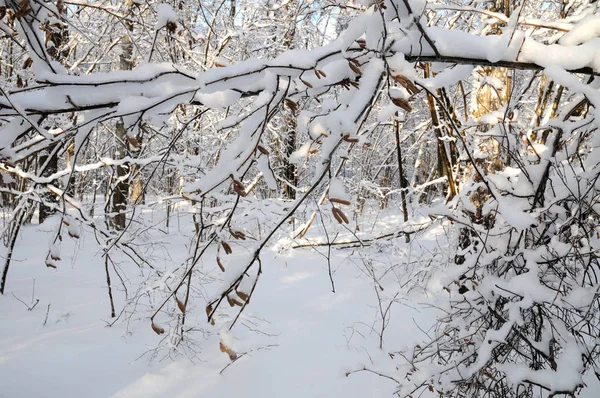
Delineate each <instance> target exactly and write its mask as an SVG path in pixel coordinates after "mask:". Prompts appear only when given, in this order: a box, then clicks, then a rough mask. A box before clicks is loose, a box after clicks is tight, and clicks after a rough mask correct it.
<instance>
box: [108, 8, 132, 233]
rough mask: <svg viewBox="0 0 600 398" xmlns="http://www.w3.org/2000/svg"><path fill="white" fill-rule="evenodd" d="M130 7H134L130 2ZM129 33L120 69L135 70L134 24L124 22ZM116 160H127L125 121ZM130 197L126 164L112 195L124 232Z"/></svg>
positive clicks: (123, 42)
mask: <svg viewBox="0 0 600 398" xmlns="http://www.w3.org/2000/svg"><path fill="white" fill-rule="evenodd" d="M126 5H127V6H128V7H131V6H132V5H131V4H130V3H129V2H128V3H127V4H126ZM123 23H125V26H126V27H127V30H128V32H129V33H125V35H123V37H122V38H121V55H120V57H119V59H120V67H121V69H122V70H131V69H133V43H132V41H131V36H130V34H131V32H133V24H132V23H131V22H127V21H124V22H123ZM115 146H116V153H115V158H116V159H117V160H120V159H123V158H125V156H126V155H127V129H126V128H125V125H124V124H123V120H122V119H121V120H119V121H117V124H116V127H115ZM128 197H129V164H128V163H124V164H121V165H118V166H117V180H116V183H115V188H114V190H113V194H112V212H113V213H115V215H114V216H113V218H112V225H113V227H114V228H115V229H117V230H123V229H125V226H126V220H127V219H126V217H125V210H126V209H127V199H128Z"/></svg>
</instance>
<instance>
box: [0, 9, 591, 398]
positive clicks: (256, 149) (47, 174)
mask: <svg viewBox="0 0 600 398" xmlns="http://www.w3.org/2000/svg"><path fill="white" fill-rule="evenodd" d="M0 30H1V31H2V40H0V52H1V54H2V56H1V58H0V76H1V78H0V130H1V133H0V193H1V205H2V209H3V210H2V212H3V213H2V214H3V224H2V228H3V229H2V238H3V247H4V248H3V251H2V258H1V264H0V277H1V284H0V293H3V294H4V295H5V296H6V295H7V293H8V292H9V291H10V289H11V284H12V283H13V280H12V279H11V274H12V273H13V269H14V267H18V265H17V264H15V261H14V258H13V257H14V256H13V253H14V252H15V250H17V248H18V246H19V245H20V244H22V239H21V236H22V234H23V233H24V232H23V230H24V229H26V228H28V227H29V226H35V225H43V224H44V223H47V222H48V221H47V220H59V221H58V222H56V223H54V224H52V228H51V232H49V233H50V234H51V237H50V238H49V239H50V241H49V243H48V244H46V242H41V243H39V244H38V245H40V246H39V247H40V249H39V250H40V253H43V259H42V260H41V263H40V265H39V267H47V268H48V272H52V271H53V270H54V269H57V268H60V267H65V266H67V265H66V264H65V262H64V261H61V258H62V257H63V256H62V254H61V247H62V246H63V245H64V244H65V242H66V241H69V240H78V239H81V238H82V236H84V235H85V236H89V237H90V239H92V240H95V241H96V242H97V243H98V245H99V247H101V248H102V250H101V253H100V254H98V256H100V257H101V258H102V264H103V266H104V268H105V269H104V271H103V272H104V273H105V277H106V278H103V280H102V281H98V283H103V284H104V285H105V286H106V291H107V293H106V296H107V297H109V298H110V299H109V302H110V305H109V307H110V314H111V319H112V322H124V321H125V319H128V322H131V319H137V318H138V317H141V318H143V319H141V320H140V322H144V323H146V324H147V327H148V328H150V327H151V328H152V329H153V330H154V332H155V333H156V334H157V336H156V338H157V339H162V340H161V341H163V342H165V343H164V344H163V345H162V349H163V350H167V351H169V350H172V349H173V347H178V346H180V345H187V346H193V345H195V344H196V343H195V342H194V338H193V337H192V336H189V331H190V330H192V329H194V328H196V327H202V328H206V329H210V328H221V327H224V328H225V329H227V330H234V329H235V327H236V326H237V321H238V320H239V319H240V317H241V316H243V314H244V312H245V311H248V308H249V307H252V305H253V304H252V303H251V302H252V298H253V295H254V294H255V292H256V291H257V290H260V289H262V288H263V286H261V275H262V274H263V273H264V272H267V268H268V267H267V265H265V264H263V261H262V259H263V258H264V253H265V252H266V251H267V250H271V249H272V248H273V247H275V246H277V247H278V248H279V250H292V251H294V253H295V254H296V255H302V254H300V253H302V252H309V251H311V250H320V252H321V253H325V254H324V255H323V259H322V260H323V261H324V262H325V263H328V262H329V268H328V273H329V278H330V279H331V287H332V290H333V291H334V292H335V290H336V288H335V278H334V275H333V274H332V268H331V253H332V251H336V253H347V255H348V256H356V253H357V252H358V253H360V257H361V259H362V261H363V262H364V263H365V264H366V263H369V264H375V263H376V264H378V265H377V267H375V266H371V268H368V269H369V270H370V271H369V278H370V279H372V283H374V284H375V286H376V288H375V290H376V291H377V290H378V289H379V288H380V289H379V292H380V293H381V294H383V293H382V292H383V291H384V288H383V285H385V283H389V282H387V280H386V279H385V278H387V275H388V271H389V270H390V269H392V268H391V267H405V268H404V271H403V272H404V273H405V274H406V275H408V276H409V277H410V278H409V279H410V281H409V282H407V283H406V284H404V285H402V286H400V284H399V283H396V285H397V286H394V287H392V288H391V289H392V290H389V291H394V292H396V293H395V295H394V296H393V298H392V299H389V305H390V306H391V305H392V304H393V303H394V302H395V301H394V300H396V299H397V298H398V297H403V296H404V295H406V294H409V292H413V291H427V292H428V293H427V294H430V295H435V296H437V297H438V299H437V301H436V305H435V306H436V308H437V309H438V310H439V311H440V314H441V315H439V316H438V317H437V322H436V325H435V327H434V328H433V329H432V330H430V331H429V332H428V334H427V337H426V338H424V339H423V341H422V342H421V343H419V344H418V345H416V346H412V347H410V348H408V349H406V350H404V351H397V352H393V353H391V352H390V356H391V358H393V359H394V363H395V365H394V366H393V367H390V368H389V369H387V368H386V369H382V368H381V367H379V366H377V364H374V365H373V366H372V367H371V368H369V369H367V368H368V367H366V368H365V369H364V370H369V371H371V372H372V373H376V374H377V375H379V376H384V378H388V379H392V380H393V381H394V382H395V383H396V385H397V390H396V394H397V395H398V396H401V397H419V396H421V394H431V396H439V397H446V396H447V397H558V396H571V397H575V396H577V394H579V393H580V392H581V391H583V390H584V389H585V387H586V386H587V384H586V382H584V381H583V380H584V377H587V376H588V375H591V376H592V377H593V378H595V377H596V376H599V375H600V373H599V372H600V358H599V354H600V345H599V344H598V342H599V340H598V339H599V338H600V317H599V314H600V312H599V310H600V308H599V305H600V301H599V299H600V295H599V289H600V282H599V281H598V272H600V269H599V265H600V264H599V262H598V258H599V254H600V253H599V250H600V224H599V220H600V192H599V190H600V181H599V180H598V178H599V177H600V155H599V154H600V138H599V137H600V135H599V131H598V126H599V123H600V122H599V119H597V117H598V118H600V111H599V110H598V109H599V106H600V3H599V2H597V1H596V0H489V1H478V0H428V1H425V0H374V1H373V0H360V1H356V2H355V1H347V2H346V1H341V0H325V1H319V0H297V1H289V0H283V1H271V0H268V1H255V2H246V1H243V0H239V1H236V0H210V1H202V2H201V1H172V0H164V1H154V0H124V1H113V0H99V1H87V0H73V1H60V0H59V1H45V0H3V1H0ZM594 154H596V155H594ZM597 155H598V156H597ZM184 204H185V205H186V206H189V209H191V210H190V211H187V212H186V213H185V214H183V215H182V213H181V212H180V211H179V212H178V209H179V208H181V206H182V205H184ZM174 212H177V214H178V217H185V218H186V219H188V220H189V222H190V223H191V225H193V229H191V231H192V232H190V234H189V235H188V236H187V238H188V250H189V252H188V253H187V254H186V259H185V260H184V261H182V262H181V263H177V264H171V268H170V269H169V271H168V272H166V271H164V270H162V269H160V267H159V266H158V265H157V264H156V261H155V259H154V257H153V255H152V253H151V251H149V249H148V247H147V246H145V245H144V244H143V242H142V241H141V240H140V237H142V236H144V234H146V233H149V231H150V232H151V231H152V230H159V229H161V228H164V229H165V230H166V231H168V230H169V227H170V225H169V223H173V220H172V218H171V217H170V214H173V213H174ZM147 213H160V214H166V217H165V221H164V222H163V223H161V224H160V225H157V224H155V225H152V226H150V227H149V226H148V224H147V223H145V222H143V219H144V217H145V215H146V214H147ZM386 218H387V219H389V220H390V223H389V225H388V228H371V227H369V225H375V222H376V221H380V220H385V219H386ZM392 220H393V221H392ZM44 225H45V224H44ZM48 225H50V224H48ZM171 227H172V225H171ZM433 235H435V236H437V238H436V239H437V245H436V246H435V247H429V248H428V249H427V250H424V249H423V248H422V247H421V246H419V242H420V241H421V240H422V239H424V238H423V237H425V236H433ZM168 240H169V237H168V233H166V235H165V237H164V241H165V242H168ZM407 248H409V249H410V250H422V253H421V252H419V253H420V254H419V255H418V256H416V258H417V260H416V261H414V262H413V261H412V260H411V264H410V265H409V264H408V263H407V262H406V261H405V259H406V255H405V254H403V253H406V250H408V249H407ZM167 250H170V249H168V246H167ZM382 251H384V252H385V255H386V257H385V258H386V260H385V261H380V260H379V259H380V258H381V254H380V253H381V252H382ZM234 255H239V257H236V260H235V261H231V260H228V259H229V258H233V257H231V256H234ZM378 256H379V257H378ZM117 259H118V260H117ZM44 264H45V265H44ZM206 264H211V267H218V268H219V269H220V272H221V271H222V280H221V284H220V287H219V290H218V292H216V293H215V294H214V295H212V296H206V295H204V294H202V293H200V292H201V291H202V289H203V288H202V285H203V283H205V282H204V281H205V271H204V270H205V268H206V267H207V265H206ZM394 269H396V268H394ZM386 270H388V271H386ZM135 273H141V274H143V275H144V277H145V278H146V279H145V282H144V284H143V285H136V284H135V283H130V282H128V281H129V277H128V275H131V274H135ZM440 275H441V276H440ZM379 278H381V281H380V280H379ZM384 280H386V282H385V283H384V282H383V281H384ZM433 280H435V281H436V283H435V284H433V283H432V281H433ZM119 281H120V282H119ZM159 282H160V283H159ZM152 283H155V284H156V283H159V284H160V288H156V289H147V288H146V287H145V286H149V285H151V284H152ZM434 285H435V289H434V288H433V287H432V286H434ZM386 287H387V285H386ZM265 288H268V287H266V286H265ZM56 294H60V293H59V292H56ZM271 294H272V295H276V292H273V293H271ZM378 294H379V293H378ZM386 294H388V291H386ZM117 296H118V297H122V299H121V298H119V300H118V302H117V303H115V299H114V297H117ZM378 298H379V299H380V304H381V303H382V302H383V301H385V300H383V299H381V297H379V296H378ZM142 300H147V301H148V303H149V304H148V306H147V307H146V306H142V305H141V304H140V303H141V302H142ZM1 304H2V302H0V308H1ZM142 307H143V308H142ZM107 308H108V306H107ZM382 308H383V307H382ZM388 308H389V307H388ZM0 311H1V309H0ZM190 313H191V314H190ZM198 314H200V315H201V317H202V319H203V321H202V322H203V324H202V325H201V326H198V325H197V324H190V322H193V321H191V320H190V319H196V315H198ZM222 314H228V317H227V318H226V319H227V321H226V322H225V321H222V320H223V319H225V318H223V316H224V315H222ZM381 314H382V325H383V328H382V330H381V332H380V339H381V343H380V348H383V347H384V343H383V341H384V338H383V334H384V330H385V325H386V322H388V321H389V322H394V318H393V316H392V317H390V318H389V320H387V319H388V318H386V316H387V315H386V314H387V311H384V310H383V309H382V310H381ZM192 316H193V318H191V317H192ZM396 321H401V320H396ZM211 325H213V326H211ZM167 336H168V338H167ZM393 339H394V336H393V335H386V338H385V340H386V341H389V340H393ZM226 340H227V339H222V340H221V344H220V346H221V347H220V348H221V350H222V351H223V352H225V353H226V354H227V355H229V357H230V358H231V360H232V361H235V360H236V359H237V357H238V354H239V353H236V352H235V350H234V349H232V347H231V346H230V344H229V343H228V342H227V341H226ZM184 351H185V350H184ZM594 374H595V376H594ZM374 377H377V376H376V375H375V376H374ZM599 377H600V376H599ZM0 395H1V394H0ZM423 396H425V395H423Z"/></svg>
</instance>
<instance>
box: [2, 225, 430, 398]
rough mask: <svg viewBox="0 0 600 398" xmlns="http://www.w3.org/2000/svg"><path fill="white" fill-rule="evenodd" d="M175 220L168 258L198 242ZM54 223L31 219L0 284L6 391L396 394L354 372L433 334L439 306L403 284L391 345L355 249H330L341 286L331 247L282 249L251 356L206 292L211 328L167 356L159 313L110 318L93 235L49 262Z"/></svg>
mask: <svg viewBox="0 0 600 398" xmlns="http://www.w3.org/2000/svg"><path fill="white" fill-rule="evenodd" d="M176 218H177V217H176V216H174V220H173V222H172V227H171V231H170V234H169V235H166V234H165V233H164V232H166V231H164V228H161V229H163V231H164V232H161V231H159V230H158V228H156V229H155V230H154V231H153V232H152V233H150V234H149V236H150V238H148V242H147V243H148V245H149V246H154V247H153V249H152V250H153V258H155V259H156V260H157V261H156V263H157V264H162V266H164V267H165V269H169V267H170V266H171V264H172V263H177V262H181V261H183V259H184V258H185V257H186V256H187V254H188V253H189V248H188V246H189V242H190V238H189V237H190V236H191V232H190V230H188V228H187V227H188V226H185V227H179V228H177V227H176V226H173V225H176ZM389 220H390V219H389V218H388V219H387V220H386V221H387V222H389ZM190 228H191V226H190ZM54 230H55V229H54V226H53V225H52V222H48V223H46V224H44V225H41V226H40V225H31V226H27V227H25V229H24V231H23V233H22V237H21V238H20V241H19V242H18V245H17V251H16V253H15V260H14V263H13V265H12V267H11V269H10V274H9V281H8V285H7V291H6V293H5V295H4V296H0V326H1V327H0V386H1V388H0V397H2V398H19V397H32V398H34V397H47V398H49V397H61V398H71V397H73V398H75V397H90V398H91V397H120V398H134V397H144V398H148V397H173V398H175V397H234V396H245V397H283V396H285V397H289V398H293V397H303V398H307V397H345V398H352V397H385V396H392V394H393V392H394V391H395V388H396V385H395V383H394V382H393V381H391V380H389V379H386V378H384V377H380V376H377V375H376V374H374V373H369V372H365V371H362V372H360V371H359V372H356V373H352V374H351V375H350V376H349V377H347V376H346V373H347V372H349V371H354V370H359V369H361V368H362V367H363V365H366V366H368V367H369V368H370V369H375V370H376V369H393V366H392V364H393V362H392V361H393V359H392V358H391V357H390V355H389V353H390V352H393V351H394V350H398V349H400V348H402V347H404V346H410V344H414V343H415V342H417V341H418V340H420V339H422V338H424V337H425V336H424V335H423V332H422V331H420V330H419V328H418V327H417V325H419V326H421V327H423V328H425V329H426V328H427V325H429V324H431V320H432V319H433V318H434V314H433V313H432V312H431V311H424V310H420V311H417V310H416V309H414V308H413V307H414V306H415V305H416V304H415V303H414V302H411V301H415V300H416V299H415V298H414V297H413V298H411V300H410V301H409V299H408V298H407V297H403V296H399V297H398V299H399V301H400V302H399V303H397V304H394V305H393V306H392V309H391V319H392V322H390V323H389V325H388V326H387V327H386V329H385V333H384V349H383V350H382V349H380V348H379V343H380V340H379V331H380V330H381V326H382V323H381V322H382V319H381V315H380V308H379V304H378V299H377V294H376V291H375V286H374V282H373V279H372V277H370V276H369V275H368V272H366V270H365V268H364V264H362V262H361V261H360V256H359V255H358V253H357V252H356V251H352V249H346V250H333V251H332V257H331V267H332V270H333V279H334V281H335V290H336V292H335V293H333V292H332V291H331V282H330V280H329V275H328V267H327V261H326V259H325V258H324V257H323V256H322V255H321V254H319V253H317V252H316V251H315V250H312V249H293V250H285V251H281V250H279V251H276V250H275V249H272V250H268V251H266V252H265V253H264V254H263V256H262V261H263V274H262V276H261V279H260V282H259V286H258V288H257V291H256V293H255V295H254V296H253V298H252V303H251V305H250V306H249V307H248V308H247V309H246V310H245V311H244V313H243V316H242V318H241V319H240V322H238V324H237V325H236V327H235V328H234V329H233V331H232V336H233V348H234V350H235V351H236V352H237V353H238V355H239V356H240V357H239V359H238V360H236V361H235V362H233V363H231V361H230V360H229V357H228V356H227V355H225V354H224V353H222V352H220V350H219V340H220V337H219V332H220V329H221V328H222V327H223V324H219V322H218V323H217V325H216V326H211V325H210V324H208V323H207V322H206V320H205V315H204V306H205V305H206V301H202V300H201V299H200V298H198V297H196V298H195V299H194V300H192V302H191V303H190V305H191V307H190V308H192V310H193V311H192V312H191V313H192V314H193V316H192V318H190V321H189V323H190V324H194V325H197V326H198V328H199V329H200V328H201V330H198V331H197V332H194V333H192V337H193V338H194V342H195V346H194V348H193V350H194V351H195V352H196V355H194V356H193V357H191V358H189V357H188V356H184V355H179V356H173V357H172V358H170V357H165V355H166V354H167V353H168V351H167V350H166V349H162V350H159V351H154V350H153V349H154V348H155V347H156V346H157V345H158V344H159V343H160V341H161V336H157V335H156V334H155V333H154V332H153V331H152V329H151V328H150V322H149V320H148V316H147V315H149V314H150V312H144V311H141V312H140V313H139V314H138V315H134V316H132V317H128V316H127V317H126V316H123V317H122V318H121V319H120V320H119V321H118V322H116V323H115V324H114V325H113V326H112V327H107V325H108V324H109V323H110V322H112V319H111V318H110V307H109V301H108V295H107V284H106V274H105V269H104V259H103V258H102V257H101V256H100V253H99V247H98V245H97V243H96V241H95V240H94V238H93V235H91V234H89V233H88V234H83V235H82V238H81V239H80V240H73V239H70V240H69V239H65V240H64V241H63V243H62V245H63V247H62V250H61V252H62V253H61V256H62V257H63V259H62V261H60V262H59V267H58V269H57V270H53V269H51V268H47V267H46V266H45V265H44V258H45V255H46V253H47V250H48V241H49V240H50V239H52V237H53V231H54ZM186 245H188V246H186ZM354 250H356V249H354ZM238 252H239V251H238ZM323 252H326V250H325V249H324V250H323ZM236 255H239V254H236V252H234V254H233V255H232V256H236ZM209 257H210V256H209ZM213 258H214V257H213ZM235 258H236V257H232V258H231V259H229V262H230V263H231V262H234V261H235ZM120 266H121V267H122V268H123V269H124V273H125V274H126V275H127V276H128V277H129V278H131V279H130V280H129V281H127V283H129V285H130V286H135V285H136V284H139V282H142V281H143V280H144V279H143V277H142V276H140V272H139V271H138V270H137V268H136V267H135V266H133V265H131V264H130V263H129V265H128V264H127V263H126V262H121V263H120ZM201 271H202V273H203V274H204V275H206V276H207V277H206V278H205V286H203V291H205V292H206V294H207V295H210V294H213V293H215V291H216V289H217V288H218V286H219V279H220V278H221V276H220V275H221V274H220V271H219V270H218V268H217V267H216V264H213V263H211V262H209V261H206V262H205V263H203V264H202V270H201ZM392 274H395V275H402V273H401V272H396V273H392ZM146 276H147V272H146ZM112 278H113V279H112V284H113V285H115V284H116V281H117V278H116V277H115V275H114V274H113V275H112ZM136 278H138V279H139V281H138V280H136ZM389 280H390V282H391V283H392V284H393V283H394V282H393V280H394V278H393V277H392V278H391V279H389ZM34 285H35V287H34ZM380 293H381V295H384V293H383V292H381V291H380ZM385 293H386V294H387V292H385ZM114 294H115V299H116V306H117V313H118V312H119V311H120V309H121V308H122V306H123V294H122V291H120V290H119V289H118V288H116V287H115V290H114ZM17 298H18V299H20V300H22V301H23V302H24V303H22V302H20V301H19V300H17ZM36 300H39V302H38V303H37V305H35V307H34V308H33V309H32V310H31V311H29V310H28V309H27V305H29V306H31V305H33V303H35V302H36ZM416 301H418V300H416ZM405 304H406V305H405ZM233 314H234V313H233V312H232V313H231V314H230V315H233ZM226 316H227V315H224V317H226ZM46 317H47V319H46ZM44 323H45V324H44ZM188 352H190V351H188ZM153 354H156V355H154V356H153ZM228 365H229V366H228Z"/></svg>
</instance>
